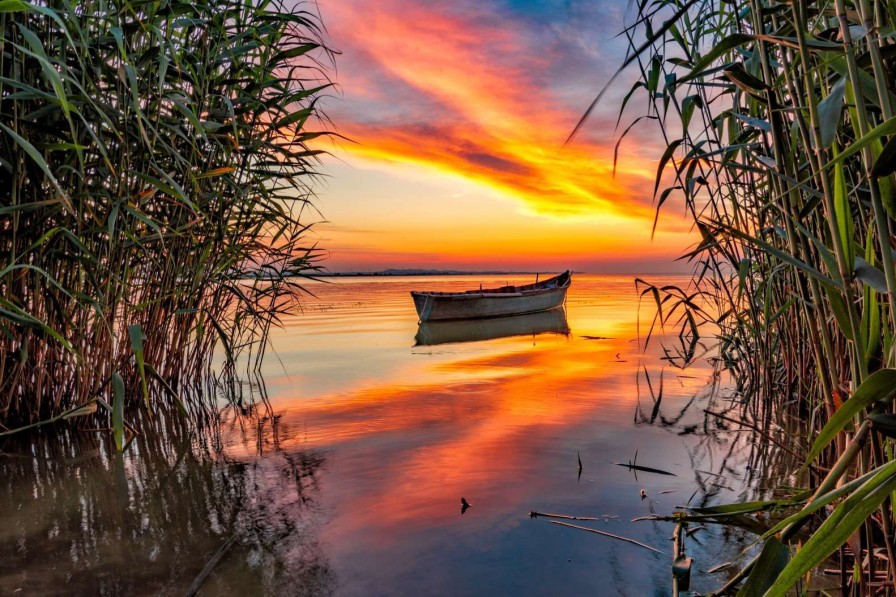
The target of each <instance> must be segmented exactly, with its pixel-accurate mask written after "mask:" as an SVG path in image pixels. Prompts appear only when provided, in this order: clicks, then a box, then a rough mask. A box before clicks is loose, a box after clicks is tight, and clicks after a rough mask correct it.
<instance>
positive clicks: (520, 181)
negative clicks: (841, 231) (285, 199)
mask: <svg viewBox="0 0 896 597" xmlns="http://www.w3.org/2000/svg"><path fill="white" fill-rule="evenodd" d="M320 10H321V14H322V17H323V20H324V24H325V26H326V28H327V32H328V36H329V39H330V43H331V44H332V45H333V46H334V47H335V48H336V49H337V50H339V51H340V52H341V55H339V56H338V57H337V73H336V80H337V82H338V84H339V88H340V90H341V91H342V93H343V94H344V95H343V97H342V98H339V99H333V100H331V101H329V102H328V103H327V105H326V110H327V112H328V114H329V116H330V117H331V118H332V120H333V122H334V123H335V126H336V130H337V131H338V132H339V133H340V134H341V135H343V136H345V137H347V138H348V139H351V141H350V142H340V143H338V144H336V145H334V147H333V148H332V149H331V152H332V153H333V154H334V157H335V158H336V159H335V160H334V159H330V160H328V161H326V163H325V168H324V172H323V173H324V174H325V175H326V182H325V185H324V187H323V188H321V189H319V190H318V196H319V199H320V201H319V207H320V210H321V213H322V214H323V216H324V217H325V219H326V222H325V223H322V224H320V225H318V226H316V231H315V233H316V234H317V235H318V237H317V239H316V240H317V242H318V244H319V246H321V247H322V248H323V249H325V250H326V251H327V259H326V261H325V262H324V263H323V264H324V265H325V266H326V267H327V269H329V270H331V271H366V270H376V269H385V268H390V267H394V268H403V267H413V268H432V269H544V270H550V269H554V270H556V269H565V268H567V267H570V268H574V269H579V270H584V271H608V272H614V271H615V272H619V271H645V270H660V271H662V270H668V269H669V268H670V267H671V268H672V269H679V270H681V269H682V267H681V266H673V265H672V263H673V259H674V258H675V257H677V256H678V255H680V254H681V253H682V252H683V251H684V249H685V248H686V247H687V246H689V245H691V244H692V243H693V242H694V237H693V235H692V233H691V232H690V230H689V228H688V226H687V223H686V222H685V221H683V220H680V219H678V218H676V217H661V218H660V221H659V225H658V227H657V231H656V235H655V238H654V240H653V241H651V238H650V237H651V229H652V226H653V220H654V216H655V211H654V206H653V205H652V193H653V183H654V176H655V171H656V160H655V156H656V155H658V154H659V150H658V149H657V148H658V147H659V146H660V144H659V142H658V141H657V139H656V138H655V135H653V134H651V131H648V130H646V129H644V130H636V131H635V132H634V133H633V134H632V137H631V139H627V140H626V141H624V142H623V144H622V146H621V155H620V159H619V161H618V163H617V165H616V170H615V174H614V168H613V151H614V146H615V144H616V142H617V140H618V139H617V136H616V135H615V134H614V129H615V123H616V117H617V113H616V111H617V109H618V107H617V106H618V101H617V100H618V96H620V95H621V94H624V93H625V92H626V91H627V88H620V89H618V90H616V89H614V90H611V93H610V94H609V96H610V97H608V99H607V102H606V104H605V106H604V107H602V108H601V110H598V111H597V112H596V114H595V115H594V116H593V118H592V120H591V122H590V123H589V124H588V126H586V128H585V129H584V130H583V132H582V134H581V135H580V137H579V138H577V139H576V140H575V142H574V143H571V144H569V145H567V146H566V147H564V146H563V143H564V141H565V139H566V138H567V136H568V135H569V133H570V132H571V131H572V129H573V127H574V126H575V123H576V122H577V121H578V119H579V118H580V117H581V114H582V113H583V111H584V109H585V108H586V107H587V105H588V103H589V102H590V101H591V99H592V98H593V96H594V94H595V93H596V92H597V91H598V90H599V89H600V86H601V85H602V84H603V82H604V81H606V80H607V79H608V78H609V76H610V74H611V73H612V71H613V70H614V69H615V67H616V65H617V64H619V63H620V62H621V60H622V54H621V52H622V51H623V49H624V48H622V47H621V46H619V45H618V43H617V42H611V38H612V36H613V35H614V34H615V33H616V32H617V31H618V30H619V28H621V26H622V15H621V14H620V12H619V9H618V8H617V7H616V6H615V5H614V4H613V3H610V2H607V3H598V5H597V6H595V5H593V3H582V4H581V5H579V4H577V3H575V2H564V3H550V2H549V3H548V6H545V5H544V3H538V5H536V4H535V3H531V2H509V3H508V2H487V3H472V2H460V3H458V2H453V3H443V2H433V3H428V4H427V5H425V6H421V5H418V4H415V3H412V2H408V1H407V0H384V1H383V2H378V3H376V4H375V5H368V4H365V5H363V6H362V5H361V4H360V3H359V2H357V0H332V1H330V2H321V3H320ZM625 87H627V85H626V86H625ZM614 97H616V98H617V100H614V99H613V98H614ZM623 122H624V121H623ZM641 152H644V153H645V154H646V155H647V156H649V157H642V156H641V155H640V153H641Z"/></svg>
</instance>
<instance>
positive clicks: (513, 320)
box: [414, 308, 570, 346]
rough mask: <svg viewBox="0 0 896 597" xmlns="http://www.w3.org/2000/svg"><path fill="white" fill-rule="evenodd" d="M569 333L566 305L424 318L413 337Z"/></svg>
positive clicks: (434, 340)
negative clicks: (503, 314)
mask: <svg viewBox="0 0 896 597" xmlns="http://www.w3.org/2000/svg"><path fill="white" fill-rule="evenodd" d="M569 333H570V330H569V324H568V323H567V322H566V309H564V308H559V309H551V310H550V311H541V312H539V313H527V314H525V315H512V316H509V317H491V318H487V319H465V320H458V321H431V322H423V323H421V324H420V325H419V327H418V328H417V335H416V336H415V337H414V340H415V341H416V344H415V346H435V345H438V344H452V343H460V342H482V341H484V340H495V339H498V338H512V337H514V336H537V335H539V334H561V335H563V336H566V335H568V334H569Z"/></svg>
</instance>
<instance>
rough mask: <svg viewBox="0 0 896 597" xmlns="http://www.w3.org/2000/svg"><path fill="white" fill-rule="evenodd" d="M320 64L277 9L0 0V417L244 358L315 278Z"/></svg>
mask: <svg viewBox="0 0 896 597" xmlns="http://www.w3.org/2000/svg"><path fill="white" fill-rule="evenodd" d="M331 57H332V56H331V53H330V52H329V50H327V49H326V47H325V46H324V44H323V41H322V38H321V27H320V25H319V22H318V19H317V17H316V16H315V14H313V13H311V12H308V11H307V10H305V9H304V7H303V6H302V5H299V6H295V5H294V4H292V3H285V2H281V1H280V0H260V1H248V0H209V1H207V2H204V3H192V2H183V1H179V0H135V1H125V0H122V1H112V2H110V1H106V0H95V1H86V2H74V3H73V2H67V1H63V0H47V1H37V2H24V1H18V0H10V1H5V2H0V424H2V425H3V426H4V427H5V428H7V429H8V428H10V427H14V426H16V425H22V424H25V423H33V422H35V421H40V420H45V419H47V418H48V417H53V416H58V415H60V414H62V413H65V414H66V415H72V414H81V411H78V407H79V406H81V405H84V404H89V403H91V401H95V402H94V404H97V403H98V404H99V405H100V406H105V407H107V408H109V409H110V410H113V411H114V410H115V409H116V408H118V407H119V406H124V405H128V406H130V405H133V404H135V403H138V402H142V403H144V404H145V407H146V408H148V409H150V410H151V409H152V403H153V401H155V400H159V399H173V400H175V401H176V402H179V401H180V399H179V398H178V392H179V388H180V387H181V386H182V385H184V384H188V383H190V382H189V380H190V379H191V378H195V377H196V376H200V375H203V374H204V373H205V372H207V370H208V368H209V367H210V364H211V359H212V354H213V352H214V351H215V350H216V348H217V349H218V350H221V351H222V352H223V354H224V355H225V357H226V361H227V362H228V363H229V365H228V366H230V367H233V366H234V363H235V361H236V359H237V357H238V356H240V355H242V357H244V358H248V360H249V362H250V363H255V362H257V361H256V360H257V359H258V358H260V355H261V354H262V353H263V346H264V343H265V341H266V337H267V333H268V330H269V329H270V326H271V325H272V324H274V323H276V321H277V318H278V316H279V315H280V314H282V313H283V310H284V309H286V308H288V307H289V306H290V304H291V303H292V302H293V301H295V300H296V299H297V297H298V295H299V293H300V292H301V287H300V286H299V285H298V284H297V283H296V282H295V281H294V278H293V277H292V276H293V275H295V274H307V273H308V272H313V271H314V270H315V269H316V267H317V266H316V265H315V262H316V259H317V258H318V257H319V252H318V251H317V249H316V247H315V246H314V245H309V244H308V243H307V235H306V232H307V229H308V226H307V224H305V223H304V220H305V219H306V218H305V217H304V216H305V215H306V211H307V210H309V209H313V205H312V204H311V198H312V194H311V190H310V188H309V181H311V180H312V179H313V175H314V167H315V164H316V159H317V157H316V156H317V155H318V154H319V153H320V151H319V150H316V149H313V148H311V147H310V146H309V142H311V141H312V140H313V139H315V138H316V137H318V136H320V135H323V134H326V133H325V132H322V131H323V130H324V129H325V128H326V126H325V124H326V123H325V122H322V116H321V114H320V112H319V111H318V107H317V102H318V100H319V99H320V98H321V97H322V94H323V93H325V90H326V89H327V88H328V87H329V85H330V82H329V80H328V78H327V69H328V66H329V64H330V61H331ZM181 406H182V407H183V404H181ZM88 410H89V409H88ZM119 425H120V424H119ZM2 430H3V429H2V428H0V431H2Z"/></svg>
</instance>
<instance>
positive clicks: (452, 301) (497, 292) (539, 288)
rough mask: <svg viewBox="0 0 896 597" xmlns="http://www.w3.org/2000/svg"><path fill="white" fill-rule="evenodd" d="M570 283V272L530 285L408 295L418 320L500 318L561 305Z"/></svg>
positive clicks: (415, 292) (547, 309)
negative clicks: (415, 309) (412, 299)
mask: <svg viewBox="0 0 896 597" xmlns="http://www.w3.org/2000/svg"><path fill="white" fill-rule="evenodd" d="M571 282H572V273H571V272H570V271H565V272H563V273H562V274H560V275H559V276H554V277H553V278H548V279H547V280H543V281H541V282H535V283H534V284H525V285H522V286H502V287H501V288H489V289H485V290H483V289H481V288H480V289H479V290H467V291H464V292H417V291H414V292H411V296H412V297H413V298H414V307H416V308H417V315H418V316H419V317H420V321H421V322H422V321H443V320H450V319H478V318H481V317H504V316H507V315H522V314H523V313H537V312H539V311H549V310H550V309H556V308H557V307H559V306H561V305H562V304H563V303H564V301H565V300H566V291H567V289H568V288H569V285H570V283H571Z"/></svg>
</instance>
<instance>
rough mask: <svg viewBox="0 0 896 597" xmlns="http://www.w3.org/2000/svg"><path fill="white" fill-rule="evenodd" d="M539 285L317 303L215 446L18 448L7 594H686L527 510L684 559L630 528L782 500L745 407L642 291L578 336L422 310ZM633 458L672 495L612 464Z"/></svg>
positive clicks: (394, 284)
mask: <svg viewBox="0 0 896 597" xmlns="http://www.w3.org/2000/svg"><path fill="white" fill-rule="evenodd" d="M652 279H653V280H654V281H656V282H659V283H677V284H684V283H686V279H685V278H658V277H653V278H652ZM519 281H526V282H531V281H532V279H531V278H529V277H527V278H525V279H524V278H521V277H514V276H478V277H461V276H458V277H406V278H402V277H376V278H374V277H363V278H335V279H333V280H332V282H331V283H327V284H322V283H309V285H308V288H309V290H310V291H312V292H313V293H314V296H313V297H310V296H309V297H308V299H307V300H306V302H305V305H304V308H303V309H302V311H301V312H300V313H296V314H294V316H291V317H289V318H287V319H286V320H285V326H284V328H283V329H282V330H278V331H277V332H276V333H275V335H274V337H273V347H274V351H273V353H272V354H271V356H270V358H268V359H267V360H266V362H265V365H264V371H263V376H262V380H261V381H260V382H258V381H256V382H255V383H249V382H250V381H251V380H247V383H246V384H245V386H244V387H241V388H239V389H237V390H236V393H237V394H240V393H242V394H244V395H245V401H244V402H243V406H242V408H229V409H227V410H226V411H224V412H223V414H222V415H221V416H220V418H219V420H218V422H217V423H215V424H213V425H210V426H203V428H202V430H201V432H200V430H199V429H197V428H196V426H187V425H185V424H184V422H183V421H182V420H181V421H178V420H177V417H176V416H173V415H172V416H170V417H157V418H156V419H155V420H154V423H153V424H154V425H156V426H157V427H159V428H160V431H159V433H157V434H156V435H155V436H154V437H150V436H149V435H146V436H143V437H140V438H138V439H137V440H135V441H134V442H133V443H132V444H131V446H130V448H129V449H128V451H127V452H126V453H125V455H124V456H123V457H114V456H112V455H111V454H110V451H109V445H108V443H109V442H108V437H107V436H106V435H105V434H103V433H85V432H77V433H67V434H64V437H63V438H61V439H60V438H54V437H51V439H50V440H49V441H42V440H41V439H40V438H37V441H34V442H30V443H28V444H22V443H21V442H19V443H11V442H10V443H8V444H7V445H5V446H4V445H0V450H2V451H3V453H2V457H0V474H2V477H3V479H4V480H0V491H2V493H0V511H2V512H4V515H3V520H4V525H3V529H2V530H0V562H2V563H0V593H2V594H6V593H12V592H15V591H20V592H22V593H24V594H47V593H64V592H66V591H68V590H73V591H74V592H85V593H102V594H110V595H111V594H129V595H139V594H147V595H151V594H183V593H184V592H185V591H187V590H188V589H189V588H190V586H191V585H193V583H194V582H196V579H197V577H198V578H200V579H202V581H203V582H202V585H201V588H200V589H199V590H200V594H209V595H212V594H338V595H497V594H515V595H547V594H550V595H564V594H565V595H579V594H584V593H591V594H601V595H614V594H620V595H644V594H655V595H665V594H670V593H671V583H670V569H671V568H670V559H669V558H668V557H665V556H661V555H658V554H654V553H652V552H649V551H646V550H644V549H642V548H639V547H637V546H634V545H631V544H628V543H624V542H620V541H615V540H612V539H609V538H606V537H603V536H598V535H595V534H591V533H587V532H583V531H579V530H576V529H571V528H564V527H561V526H558V525H555V524H551V522H550V521H549V520H547V519H544V518H536V519H532V518H530V516H529V513H530V511H540V512H552V513H563V514H570V515H579V516H592V517H599V518H600V519H601V520H599V521H597V522H588V523H582V524H583V525H590V526H592V527H593V528H598V529H601V530H604V531H607V532H610V533H615V534H619V535H624V536H627V537H631V538H634V539H637V540H638V541H641V542H644V543H646V544H649V545H652V546H654V547H656V548H657V549H659V550H661V551H664V552H669V553H671V551H672V545H671V542H670V537H671V533H672V526H671V525H670V524H669V523H665V522H637V523H633V522H631V520H632V519H633V518H636V517H641V516H646V515H650V514H651V513H653V512H656V513H663V514H667V513H671V512H673V511H674V509H675V507H676V506H678V505H683V504H685V503H687V502H688V501H689V500H690V502H691V504H695V503H719V502H725V501H732V500H734V499H743V498H747V497H752V496H753V495H754V494H755V493H757V492H759V493H761V492H762V491H764V490H765V489H767V488H770V487H771V484H770V483H769V482H767V481H766V480H765V477H764V475H766V474H767V473H769V471H766V470H764V468H763V467H764V465H763V463H762V462H761V461H760V460H758V452H757V451H756V445H755V444H754V443H752V442H750V441H749V440H748V438H747V437H746V436H745V435H744V434H743V433H737V432H734V430H728V429H727V427H728V426H729V425H727V424H726V423H725V422H724V421H721V420H718V419H716V418H713V417H709V418H707V416H706V415H705V413H704V409H707V408H709V409H712V410H718V411H722V410H726V409H728V408H730V405H731V402H730V400H728V396H729V395H730V392H729V391H728V388H726V382H725V378H724V377H721V376H719V375H717V374H715V373H714V372H713V370H712V368H711V367H710V364H709V362H708V361H707V360H705V359H698V360H697V362H696V363H695V364H694V365H693V366H691V367H689V368H687V369H680V368H679V367H678V365H679V364H680V362H679V360H678V359H676V355H677V348H679V347H681V340H680V339H679V338H678V337H677V333H678V330H677V329H667V330H665V337H663V333H664V330H661V329H660V328H659V327H655V328H654V331H653V338H652V339H651V341H650V342H649V343H645V336H646V332H647V330H648V329H650V326H651V322H652V320H653V301H652V298H649V297H648V299H647V300H645V301H644V303H643V304H641V305H640V320H639V317H638V315H639V295H638V292H637V291H636V288H635V285H634V282H633V278H632V277H631V276H591V275H577V276H576V277H575V278H574V281H573V285H572V287H571V289H570V291H569V296H568V301H567V305H566V310H565V317H564V313H559V314H558V313H553V314H550V315H548V316H544V317H541V316H538V317H534V318H533V317H526V318H520V319H519V320H518V321H510V322H507V321H505V322H500V323H499V324H497V325H495V326H489V325H478V324H465V325H463V326H458V327H457V329H453V328H451V327H447V328H444V329H426V328H424V329H420V328H419V327H418V325H417V320H416V314H415V312H414V309H413V304H412V301H411V299H410V296H409V294H408V293H409V291H410V290H412V289H417V290H420V289H432V290H450V289H463V288H470V287H476V286H478V284H479V283H484V284H485V285H486V286H491V285H503V284H506V283H509V282H519ZM558 315H559V317H558ZM700 350H701V349H700V347H699V346H698V353H699V352H700ZM710 354H711V353H710ZM265 396H266V397H267V399H268V400H269V405H265V404H264V403H258V402H257V401H258V400H259V399H260V398H262V397H265ZM250 399H255V400H256V404H257V406H256V407H249V406H248V405H249V403H250ZM169 418H170V419H171V420H170V421H169V420H168V419H169ZM636 454H637V456H636ZM636 457H637V462H638V464H641V465H644V466H651V467H656V468H660V469H664V470H667V471H669V472H672V473H674V475H675V476H664V475H656V474H649V473H638V474H637V475H635V474H634V473H633V472H631V471H630V470H628V469H626V468H623V467H620V466H616V465H615V464H614V463H616V462H628V461H630V460H634V459H635V458H636ZM579 460H581V463H582V470H581V472H580V471H579V464H578V463H579ZM642 489H643V490H644V492H645V493H646V495H647V498H646V499H642V498H641V495H640V494H641V490H642ZM462 497H463V498H465V499H466V500H467V501H468V502H469V503H470V504H472V506H471V507H470V508H469V509H467V510H466V511H465V512H462V509H461V498H462ZM744 540H745V534H744V533H742V532H740V531H735V530H731V529H725V528H722V527H710V528H707V529H705V530H702V531H699V532H698V533H697V534H695V535H694V537H693V538H692V539H690V540H689V542H688V548H689V550H690V551H689V555H691V556H693V557H694V558H695V559H696V566H697V567H698V568H700V569H702V570H706V569H708V568H710V567H712V566H714V565H715V564H717V563H719V562H720V561H723V560H725V559H726V558H731V557H734V555H736V554H737V553H738V551H739V550H740V549H741V548H742V547H743V542H744ZM204 569H205V571H206V572H205V573H203V570H204ZM694 572H695V582H694V588H697V589H699V590H709V589H712V588H714V587H715V586H717V585H718V584H721V583H722V582H724V580H725V579H724V574H718V575H715V576H714V577H711V576H706V575H697V570H696V569H695V571H694Z"/></svg>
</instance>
